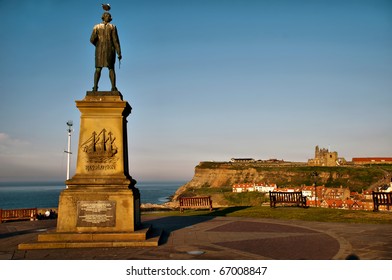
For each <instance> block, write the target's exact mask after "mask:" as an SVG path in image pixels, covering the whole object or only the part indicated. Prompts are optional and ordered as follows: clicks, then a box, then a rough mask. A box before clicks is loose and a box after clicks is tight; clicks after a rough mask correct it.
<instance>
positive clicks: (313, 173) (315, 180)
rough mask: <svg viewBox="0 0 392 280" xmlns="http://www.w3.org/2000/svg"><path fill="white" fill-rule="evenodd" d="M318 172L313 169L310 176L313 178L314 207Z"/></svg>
mask: <svg viewBox="0 0 392 280" xmlns="http://www.w3.org/2000/svg"><path fill="white" fill-rule="evenodd" d="M318 175H319V174H318V173H317V171H313V172H312V177H313V180H314V205H315V207H317V176H318Z"/></svg>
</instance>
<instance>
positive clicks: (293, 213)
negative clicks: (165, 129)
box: [143, 206, 392, 224]
mask: <svg viewBox="0 0 392 280" xmlns="http://www.w3.org/2000/svg"><path fill="white" fill-rule="evenodd" d="M143 215H159V216H220V217H248V218H263V219H281V220H302V221H315V222H335V223H364V224H392V212H383V211H380V212H373V211H359V210H339V209H328V208H314V207H311V208H299V207H277V208H270V207H266V206H238V207H226V208H215V209H214V211H213V212H209V211H208V210H185V211H184V213H180V212H179V211H159V212H155V211H154V212H143Z"/></svg>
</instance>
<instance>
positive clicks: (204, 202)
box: [180, 196, 212, 213]
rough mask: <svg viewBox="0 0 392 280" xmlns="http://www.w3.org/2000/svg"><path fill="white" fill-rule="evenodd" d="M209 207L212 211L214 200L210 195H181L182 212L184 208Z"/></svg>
mask: <svg viewBox="0 0 392 280" xmlns="http://www.w3.org/2000/svg"><path fill="white" fill-rule="evenodd" d="M200 208H204V209H205V208H207V209H209V210H210V211H212V200H211V197H210V196H194V197H180V212H181V213H182V212H184V209H200Z"/></svg>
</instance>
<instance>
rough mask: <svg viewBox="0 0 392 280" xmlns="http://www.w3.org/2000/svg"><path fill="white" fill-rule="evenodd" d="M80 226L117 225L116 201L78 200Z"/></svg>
mask: <svg viewBox="0 0 392 280" xmlns="http://www.w3.org/2000/svg"><path fill="white" fill-rule="evenodd" d="M77 207H78V209H77V210H78V220H77V225H76V226H78V227H113V226H115V225H116V202H115V201H78V204H77Z"/></svg>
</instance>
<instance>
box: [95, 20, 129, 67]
mask: <svg viewBox="0 0 392 280" xmlns="http://www.w3.org/2000/svg"><path fill="white" fill-rule="evenodd" d="M90 42H91V43H92V44H93V45H94V46H95V67H96V68H101V67H108V68H114V63H115V62H116V52H117V55H118V56H121V48H120V40H119V39H118V34H117V28H116V26H115V25H113V24H111V23H105V22H103V23H99V24H97V25H95V26H94V29H93V33H92V34H91V38H90Z"/></svg>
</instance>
